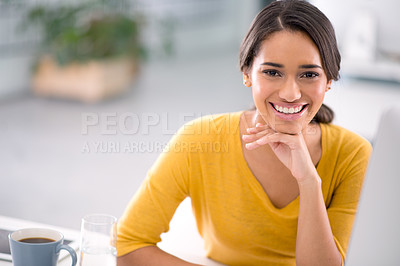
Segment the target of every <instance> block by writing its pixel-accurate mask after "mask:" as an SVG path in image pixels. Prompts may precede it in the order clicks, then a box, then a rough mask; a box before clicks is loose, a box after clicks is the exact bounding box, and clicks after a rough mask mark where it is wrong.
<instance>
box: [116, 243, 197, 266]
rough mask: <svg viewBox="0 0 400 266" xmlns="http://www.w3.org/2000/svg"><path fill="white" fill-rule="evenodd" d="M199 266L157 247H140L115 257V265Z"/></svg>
mask: <svg viewBox="0 0 400 266" xmlns="http://www.w3.org/2000/svg"><path fill="white" fill-rule="evenodd" d="M151 265H154V266H195V265H197V266H199V265H198V264H193V263H189V262H186V261H184V260H181V259H179V258H177V257H175V256H173V255H171V254H168V253H166V252H164V251H162V250H161V249H159V248H158V247H155V246H149V247H144V248H140V249H138V250H135V251H133V252H131V253H128V254H126V255H124V256H121V257H118V258H117V266H151Z"/></svg>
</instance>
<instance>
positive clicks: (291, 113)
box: [270, 102, 308, 121]
mask: <svg viewBox="0 0 400 266" xmlns="http://www.w3.org/2000/svg"><path fill="white" fill-rule="evenodd" d="M270 105H271V107H272V109H273V111H274V113H275V115H276V116H277V117H279V118H280V119H282V120H287V121H293V120H297V119H299V118H300V117H301V116H302V115H303V114H304V113H305V111H306V110H307V109H308V104H288V103H280V104H274V103H271V102H270Z"/></svg>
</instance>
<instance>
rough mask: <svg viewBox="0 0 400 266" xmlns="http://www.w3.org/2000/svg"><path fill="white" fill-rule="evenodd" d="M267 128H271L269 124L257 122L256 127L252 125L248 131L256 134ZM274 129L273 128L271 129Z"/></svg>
mask: <svg viewBox="0 0 400 266" xmlns="http://www.w3.org/2000/svg"><path fill="white" fill-rule="evenodd" d="M266 129H271V128H270V127H269V126H267V125H263V124H261V123H257V124H256V127H250V128H248V129H247V133H249V134H255V133H258V132H260V131H264V130H266ZM271 130H272V129H271Z"/></svg>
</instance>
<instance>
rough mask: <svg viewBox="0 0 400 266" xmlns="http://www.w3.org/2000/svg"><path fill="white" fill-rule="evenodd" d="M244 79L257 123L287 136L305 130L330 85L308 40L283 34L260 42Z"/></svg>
mask: <svg viewBox="0 0 400 266" xmlns="http://www.w3.org/2000/svg"><path fill="white" fill-rule="evenodd" d="M244 79H245V81H246V80H248V81H250V82H251V85H252V91H253V99H254V103H255V105H256V108H257V111H258V114H259V117H258V118H257V120H258V121H257V122H262V123H265V124H268V125H269V126H270V127H272V128H273V129H274V130H276V131H278V132H283V133H288V134H297V133H299V132H300V131H302V130H305V129H306V127H307V125H308V124H309V123H310V121H311V120H312V118H313V117H314V116H315V114H316V113H317V112H318V110H319V108H320V107H321V105H322V102H323V100H324V96H325V92H326V91H327V90H328V89H329V88H330V85H331V82H332V80H329V81H328V80H327V77H326V74H325V71H324V70H323V69H322V63H321V57H320V54H319V51H318V48H317V46H316V45H315V44H314V42H313V41H312V40H311V39H310V37H308V35H306V34H305V33H302V32H299V31H297V32H290V31H286V30H284V31H279V32H276V33H273V34H272V35H270V36H269V38H267V39H266V40H264V41H263V43H262V45H261V48H260V51H259V53H258V55H257V56H256V57H255V58H254V60H253V65H252V67H251V69H249V70H248V72H246V73H244ZM248 84H250V83H248Z"/></svg>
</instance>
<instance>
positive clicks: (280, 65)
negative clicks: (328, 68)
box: [261, 62, 322, 69]
mask: <svg viewBox="0 0 400 266" xmlns="http://www.w3.org/2000/svg"><path fill="white" fill-rule="evenodd" d="M261 65H266V66H272V67H279V68H284V67H285V66H284V65H282V64H278V63H273V62H264V63H261ZM299 68H305V69H309V68H320V69H322V67H321V66H319V65H315V64H305V65H300V66H299Z"/></svg>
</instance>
